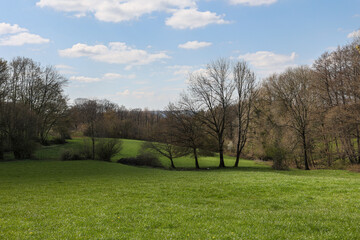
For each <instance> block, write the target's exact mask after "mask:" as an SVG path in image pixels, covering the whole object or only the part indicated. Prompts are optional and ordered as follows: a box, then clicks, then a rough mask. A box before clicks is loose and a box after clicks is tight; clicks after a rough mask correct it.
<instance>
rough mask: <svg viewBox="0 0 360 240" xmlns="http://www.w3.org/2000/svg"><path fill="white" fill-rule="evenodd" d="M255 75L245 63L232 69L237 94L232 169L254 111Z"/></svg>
mask: <svg viewBox="0 0 360 240" xmlns="http://www.w3.org/2000/svg"><path fill="white" fill-rule="evenodd" d="M255 80H256V77H255V74H254V72H252V71H251V70H250V69H249V67H248V65H247V63H246V62H238V63H236V65H235V67H234V83H235V87H236V92H237V99H236V115H237V130H238V131H237V143H236V161H235V165H234V167H238V165H239V159H240V154H241V152H242V150H243V149H244V147H245V144H246V141H247V138H248V130H249V124H250V121H251V114H252V111H253V110H254V99H255V98H256V95H257V90H256V86H255Z"/></svg>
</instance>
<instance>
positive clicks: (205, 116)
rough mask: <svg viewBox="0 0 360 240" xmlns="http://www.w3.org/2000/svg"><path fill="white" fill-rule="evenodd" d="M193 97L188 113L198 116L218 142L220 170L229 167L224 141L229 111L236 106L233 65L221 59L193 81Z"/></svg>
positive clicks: (195, 76) (191, 81)
mask: <svg viewBox="0 0 360 240" xmlns="http://www.w3.org/2000/svg"><path fill="white" fill-rule="evenodd" d="M189 82H190V84H189V93H190V97H191V98H192V100H191V101H189V102H188V103H191V104H188V106H187V109H188V110H189V111H192V112H193V114H196V116H197V117H198V119H199V121H201V122H202V123H203V124H204V126H205V127H206V128H205V129H207V132H208V133H209V134H210V135H211V136H212V137H214V139H216V141H217V146H218V151H219V155H220V164H219V167H225V162H224V141H225V129H226V125H227V121H228V115H229V108H230V106H231V104H232V95H233V92H234V85H233V83H232V81H231V80H230V62H229V61H228V60H225V59H219V60H217V61H214V62H212V63H210V64H208V65H207V68H206V70H205V71H204V72H203V73H200V74H192V75H191V76H190V79H189Z"/></svg>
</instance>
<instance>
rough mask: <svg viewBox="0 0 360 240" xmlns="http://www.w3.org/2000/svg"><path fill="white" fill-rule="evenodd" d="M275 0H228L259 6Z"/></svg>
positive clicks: (232, 2) (233, 2) (234, 2)
mask: <svg viewBox="0 0 360 240" xmlns="http://www.w3.org/2000/svg"><path fill="white" fill-rule="evenodd" d="M276 2H277V0H230V4H233V5H236V4H243V5H247V6H261V5H270V4H273V3H276Z"/></svg>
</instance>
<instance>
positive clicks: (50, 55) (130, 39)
mask: <svg viewBox="0 0 360 240" xmlns="http://www.w3.org/2000/svg"><path fill="white" fill-rule="evenodd" d="M1 1H2V4H1V5H2V7H1V8H0V57H1V58H4V59H6V60H11V59H13V58H14V57H16V56H25V57H30V58H32V59H34V60H35V61H38V62H40V63H41V64H42V65H54V66H56V67H57V69H58V71H59V72H60V73H62V74H63V75H64V76H66V77H67V78H68V79H69V83H68V85H67V87H66V89H65V93H66V94H67V95H68V96H69V98H70V99H71V100H73V99H75V98H78V97H86V98H97V99H103V98H107V99H109V100H111V101H113V102H116V103H118V104H119V105H124V106H126V107H128V108H137V107H139V108H145V107H148V108H149V109H162V108H164V107H165V106H166V105H167V104H168V102H169V101H174V100H175V99H176V98H177V97H178V95H179V93H180V92H181V91H183V90H185V89H186V79H187V76H188V74H189V73H190V72H196V71H201V69H203V68H204V67H205V66H206V64H207V63H209V62H210V61H211V60H215V59H217V58H219V57H225V58H231V59H232V60H234V61H236V60H238V59H243V60H246V61H247V62H248V63H249V64H250V65H251V67H252V69H253V70H254V71H255V73H256V74H257V76H258V78H259V80H260V79H261V78H264V77H266V76H267V75H269V74H270V73H273V72H281V71H283V70H284V69H285V68H286V67H289V66H296V65H301V64H312V62H313V61H314V60H315V59H316V58H317V57H319V56H320V55H321V54H322V53H323V52H325V51H327V50H331V49H334V48H335V47H336V46H338V45H343V44H346V43H348V42H350V41H351V37H353V36H358V35H360V32H359V31H358V29H359V28H360V1H359V0H344V1H340V0H315V1H314V0H199V1H197V0H12V1H7V0H1Z"/></svg>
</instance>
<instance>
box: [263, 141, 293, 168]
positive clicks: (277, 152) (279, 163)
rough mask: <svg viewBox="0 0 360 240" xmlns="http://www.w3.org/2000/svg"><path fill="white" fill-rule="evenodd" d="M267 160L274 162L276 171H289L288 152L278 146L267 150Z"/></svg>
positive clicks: (268, 147) (269, 147)
mask: <svg viewBox="0 0 360 240" xmlns="http://www.w3.org/2000/svg"><path fill="white" fill-rule="evenodd" d="M265 155H266V156H265V158H266V159H267V160H273V165H272V167H273V168H274V169H276V170H288V169H289V166H288V163H287V162H286V157H287V152H286V150H285V149H283V148H281V147H280V146H278V145H275V144H274V145H272V146H267V147H266V148H265Z"/></svg>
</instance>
